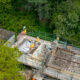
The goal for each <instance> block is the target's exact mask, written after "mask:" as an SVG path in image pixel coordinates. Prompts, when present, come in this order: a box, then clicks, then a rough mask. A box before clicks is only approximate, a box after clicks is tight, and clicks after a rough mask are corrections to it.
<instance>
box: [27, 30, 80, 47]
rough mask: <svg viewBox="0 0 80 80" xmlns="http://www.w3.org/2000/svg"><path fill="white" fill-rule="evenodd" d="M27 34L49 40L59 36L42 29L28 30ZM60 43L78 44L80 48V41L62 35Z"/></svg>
mask: <svg viewBox="0 0 80 80" xmlns="http://www.w3.org/2000/svg"><path fill="white" fill-rule="evenodd" d="M27 35H29V36H33V37H37V36H39V38H40V39H43V40H47V41H53V40H55V39H56V38H57V36H56V35H55V34H51V33H46V32H41V31H33V30H31V31H28V32H27ZM59 43H61V44H65V43H66V44H68V45H71V46H76V47H77V48H80V42H79V41H76V40H75V41H69V40H67V39H64V38H62V37H60V40H59Z"/></svg>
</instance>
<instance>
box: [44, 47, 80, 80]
mask: <svg viewBox="0 0 80 80" xmlns="http://www.w3.org/2000/svg"><path fill="white" fill-rule="evenodd" d="M44 74H46V75H48V76H51V77H56V78H58V79H61V80H80V52H79V53H75V52H74V51H70V50H66V49H64V48H59V47H57V48H56V49H55V51H54V49H53V50H52V55H51V57H50V59H49V61H48V63H47V67H46V69H45V70H44Z"/></svg>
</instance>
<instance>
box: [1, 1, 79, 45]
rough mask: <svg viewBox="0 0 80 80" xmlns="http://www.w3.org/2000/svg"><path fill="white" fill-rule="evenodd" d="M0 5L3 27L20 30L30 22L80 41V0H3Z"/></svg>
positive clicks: (31, 27) (33, 26) (32, 26)
mask: <svg viewBox="0 0 80 80" xmlns="http://www.w3.org/2000/svg"><path fill="white" fill-rule="evenodd" d="M0 5H1V6H0V27H2V28H5V29H8V30H12V31H15V32H17V33H19V32H20V31H21V30H22V28H23V26H24V25H26V27H27V30H28V31H31V30H33V31H35V32H36V31H37V32H38V31H39V30H40V31H41V32H46V33H55V34H56V35H57V36H60V37H63V38H64V39H65V40H69V41H71V42H72V43H74V44H75V45H80V44H79V42H80V6H79V5H80V1H79V0H46V2H44V0H43V1H42V0H41V2H40V0H39V2H38V0H37V1H36V0H33V1H32V2H30V0H24V1H23V0H16V1H15V0H0ZM51 37H52V36H51Z"/></svg>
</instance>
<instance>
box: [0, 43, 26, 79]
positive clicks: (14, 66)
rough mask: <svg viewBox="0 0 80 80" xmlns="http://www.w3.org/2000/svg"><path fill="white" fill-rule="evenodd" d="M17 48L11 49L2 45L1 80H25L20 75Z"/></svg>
mask: <svg viewBox="0 0 80 80" xmlns="http://www.w3.org/2000/svg"><path fill="white" fill-rule="evenodd" d="M20 54H21V53H20V52H19V51H18V49H17V48H9V47H7V46H4V45H1V44H0V80H25V79H24V77H23V76H22V74H20V73H19V71H20V68H19V67H18V66H19V64H20V63H19V62H18V61H17V59H18V57H19V56H20Z"/></svg>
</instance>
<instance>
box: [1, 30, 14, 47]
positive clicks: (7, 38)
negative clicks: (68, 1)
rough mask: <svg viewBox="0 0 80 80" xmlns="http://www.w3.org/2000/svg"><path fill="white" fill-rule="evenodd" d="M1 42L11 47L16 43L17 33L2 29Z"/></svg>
mask: <svg viewBox="0 0 80 80" xmlns="http://www.w3.org/2000/svg"><path fill="white" fill-rule="evenodd" d="M0 42H4V44H8V46H11V45H13V44H14V43H15V32H12V31H7V30H5V29H0Z"/></svg>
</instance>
